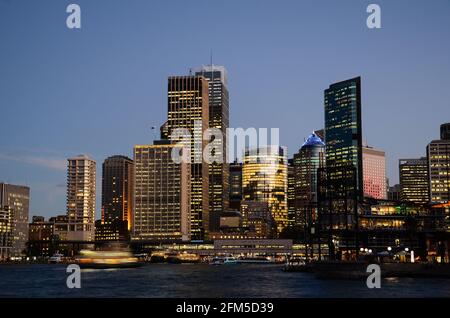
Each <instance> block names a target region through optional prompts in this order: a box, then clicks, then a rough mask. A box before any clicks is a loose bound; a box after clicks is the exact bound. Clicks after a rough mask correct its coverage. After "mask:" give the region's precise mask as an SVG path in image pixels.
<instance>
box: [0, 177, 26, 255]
mask: <svg viewBox="0 0 450 318" xmlns="http://www.w3.org/2000/svg"><path fill="white" fill-rule="evenodd" d="M29 206H30V188H29V187H26V186H21V185H14V184H8V183H0V210H1V211H2V213H1V214H2V216H1V217H0V218H1V219H2V220H3V221H0V222H1V223H2V224H3V225H0V226H2V227H3V230H2V232H3V240H4V244H5V243H6V244H5V245H6V246H8V244H9V245H10V248H8V253H9V256H10V257H20V256H24V255H26V243H27V241H28V215H29ZM8 219H9V224H8V223H7V220H8ZM8 231H9V233H10V234H8ZM8 236H9V237H8ZM8 242H9V243H8ZM5 253H6V249H5Z"/></svg>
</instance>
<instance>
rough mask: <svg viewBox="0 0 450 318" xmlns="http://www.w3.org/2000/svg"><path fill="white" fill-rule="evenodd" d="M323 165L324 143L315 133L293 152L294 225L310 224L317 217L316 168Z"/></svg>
mask: <svg viewBox="0 0 450 318" xmlns="http://www.w3.org/2000/svg"><path fill="white" fill-rule="evenodd" d="M324 166H325V143H324V142H323V141H322V139H321V138H320V137H319V136H317V135H316V134H315V133H312V134H311V135H309V137H308V139H306V141H305V142H304V143H303V145H302V146H301V147H300V150H299V151H298V153H296V154H294V179H295V218H294V223H295V225H301V226H303V225H309V226H311V225H312V224H313V223H314V222H315V220H316V219H317V170H318V169H319V168H323V167H324Z"/></svg>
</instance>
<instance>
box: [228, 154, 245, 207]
mask: <svg viewBox="0 0 450 318" xmlns="http://www.w3.org/2000/svg"><path fill="white" fill-rule="evenodd" d="M229 167H230V182H229V183H230V209H231V210H236V211H240V210H241V201H242V163H240V162H237V161H236V160H235V161H234V162H233V163H230V165H229Z"/></svg>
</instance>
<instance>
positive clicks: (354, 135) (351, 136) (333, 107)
mask: <svg viewBox="0 0 450 318" xmlns="http://www.w3.org/2000/svg"><path fill="white" fill-rule="evenodd" d="M325 144H326V167H327V168H335V170H334V171H331V170H330V178H331V180H330V181H332V182H333V183H334V184H335V185H337V184H338V183H339V182H342V183H343V184H349V183H348V182H343V181H344V180H342V179H343V178H347V179H349V180H352V179H353V176H351V175H350V174H348V172H350V171H352V170H353V169H354V171H355V179H356V184H354V185H352V188H353V190H354V191H356V192H357V195H358V196H359V197H362V193H363V172H362V169H363V166H362V128H361V78H360V77H356V78H353V79H349V80H346V81H342V82H339V83H335V84H332V85H330V87H329V88H328V89H326V90H325ZM342 170H347V174H345V173H344V174H342V173H341V171H342ZM342 189H343V188H342Z"/></svg>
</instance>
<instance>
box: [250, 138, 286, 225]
mask: <svg viewBox="0 0 450 318" xmlns="http://www.w3.org/2000/svg"><path fill="white" fill-rule="evenodd" d="M287 190H288V189H287V151H286V149H285V148H284V147H278V146H267V147H260V148H257V149H250V150H246V151H245V154H244V163H243V167H242V191H243V200H245V201H257V202H267V203H268V205H269V210H270V212H271V214H272V218H273V220H274V222H275V223H276V228H277V233H280V232H281V231H282V230H283V229H284V228H285V227H286V226H287V225H288V207H287Z"/></svg>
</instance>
